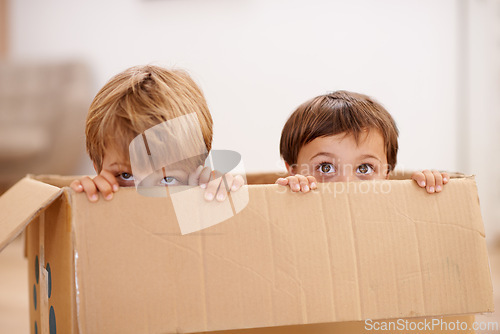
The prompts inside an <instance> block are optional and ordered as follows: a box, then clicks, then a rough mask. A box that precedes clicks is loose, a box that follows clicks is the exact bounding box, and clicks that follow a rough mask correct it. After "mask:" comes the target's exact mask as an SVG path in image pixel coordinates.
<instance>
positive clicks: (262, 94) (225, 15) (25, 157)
mask: <svg viewBox="0 0 500 334" xmlns="http://www.w3.org/2000/svg"><path fill="white" fill-rule="evenodd" d="M0 3H1V4H2V16H1V17H0V22H1V37H0V44H1V57H2V62H1V66H0V166H1V167H0V179H1V182H2V183H3V184H4V187H8V186H10V185H11V184H12V183H13V182H15V181H16V180H18V179H19V178H21V177H22V176H24V175H25V174H26V173H36V174H38V173H53V174H93V173H94V170H93V168H92V165H91V163H90V161H89V159H88V158H87V156H86V153H85V150H84V120H85V115H86V112H87V108H88V105H89V104H90V102H91V100H92V98H93V96H94V95H95V94H96V93H97V91H98V89H99V88H100V87H102V86H103V85H104V84H105V83H106V81H107V80H108V79H109V78H110V77H111V76H113V75H115V74H117V73H118V72H120V71H122V70H124V69H126V68H128V67H130V66H134V65H137V64H148V63H152V64H156V65H162V66H167V67H178V68H183V69H186V70H187V71H188V72H189V73H190V74H191V75H192V76H193V78H194V79H195V80H196V81H197V83H198V84H199V85H200V86H201V88H202V89H203V91H204V93H205V96H206V99H207V101H208V104H209V107H210V110H211V112H212V115H213V118H214V122H215V128H214V133H215V135H214V148H218V149H232V150H236V151H238V152H240V153H241V154H242V156H243V159H244V163H245V167H246V169H247V171H250V172H254V171H271V170H272V171H275V170H283V169H284V166H283V162H282V161H281V159H280V156H279V148H278V144H279V137H280V133H281V129H282V126H283V125H284V123H285V121H286V119H287V117H288V116H289V115H290V113H291V112H292V111H293V110H294V109H295V108H296V107H297V106H298V105H299V104H300V103H302V102H304V101H305V100H307V99H309V98H311V97H313V96H316V95H319V94H323V93H326V92H328V91H333V90H338V89H346V90H352V91H357V92H361V93H365V94H367V95H370V96H373V97H375V98H376V99H378V100H379V101H380V102H381V103H382V104H383V105H384V106H385V107H386V108H387V109H388V110H389V112H391V113H392V115H393V116H394V117H395V119H396V122H397V124H398V126H399V129H400V133H401V135H400V153H399V159H398V162H399V165H398V168H399V169H406V170H415V169H425V168H429V169H431V168H435V169H441V170H448V171H458V172H463V173H467V174H475V175H477V181H478V185H479V191H480V198H481V204H482V208H483V214H484V219H485V222H486V226H487V230H488V233H487V235H488V238H489V239H492V237H493V236H494V235H498V234H500V224H498V223H497V222H498V221H499V219H500V205H498V204H500V171H499V170H498V168H500V131H499V129H500V1H499V0H440V1H432V0H406V1H400V0H377V1H373V0H354V1H329V0H328V1H327V0H311V1H297V0H286V1H285V0H239V1H237V0H210V1H208V0H107V1H97V0H89V1H84V2H81V1H79V2H77V1H68V0H50V1H32V0H15V1H14V0H0Z"/></svg>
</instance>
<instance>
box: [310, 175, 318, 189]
mask: <svg viewBox="0 0 500 334" xmlns="http://www.w3.org/2000/svg"><path fill="white" fill-rule="evenodd" d="M307 181H309V187H311V189H316V188H317V187H318V186H317V185H316V178H315V177H314V176H308V177H307Z"/></svg>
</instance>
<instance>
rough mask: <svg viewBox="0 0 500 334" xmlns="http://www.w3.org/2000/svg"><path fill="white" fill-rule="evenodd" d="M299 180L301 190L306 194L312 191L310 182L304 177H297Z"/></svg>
mask: <svg viewBox="0 0 500 334" xmlns="http://www.w3.org/2000/svg"><path fill="white" fill-rule="evenodd" d="M296 176H297V177H298V178H299V184H300V190H301V191H302V192H304V193H306V192H308V191H309V190H310V188H309V180H308V179H307V177H305V176H304V175H298V174H297V175H296Z"/></svg>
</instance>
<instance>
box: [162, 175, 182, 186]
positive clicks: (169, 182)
mask: <svg viewBox="0 0 500 334" xmlns="http://www.w3.org/2000/svg"><path fill="white" fill-rule="evenodd" d="M160 183H161V184H163V185H166V186H175V185H178V184H180V183H181V182H180V181H179V180H177V179H176V178H175V177H173V176H166V177H164V178H163V179H161V181H160Z"/></svg>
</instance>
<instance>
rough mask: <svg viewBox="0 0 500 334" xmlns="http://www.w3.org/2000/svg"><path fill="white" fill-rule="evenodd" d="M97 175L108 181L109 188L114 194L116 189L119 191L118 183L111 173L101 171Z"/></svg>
mask: <svg viewBox="0 0 500 334" xmlns="http://www.w3.org/2000/svg"><path fill="white" fill-rule="evenodd" d="M99 175H100V176H102V177H103V178H104V179H105V180H106V181H108V183H109V184H110V185H111V188H112V190H113V191H114V192H117V191H118V189H120V186H119V185H118V181H117V180H116V176H115V175H114V174H113V173H111V172H110V171H107V170H105V169H103V170H102V171H101V173H100V174H99Z"/></svg>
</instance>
